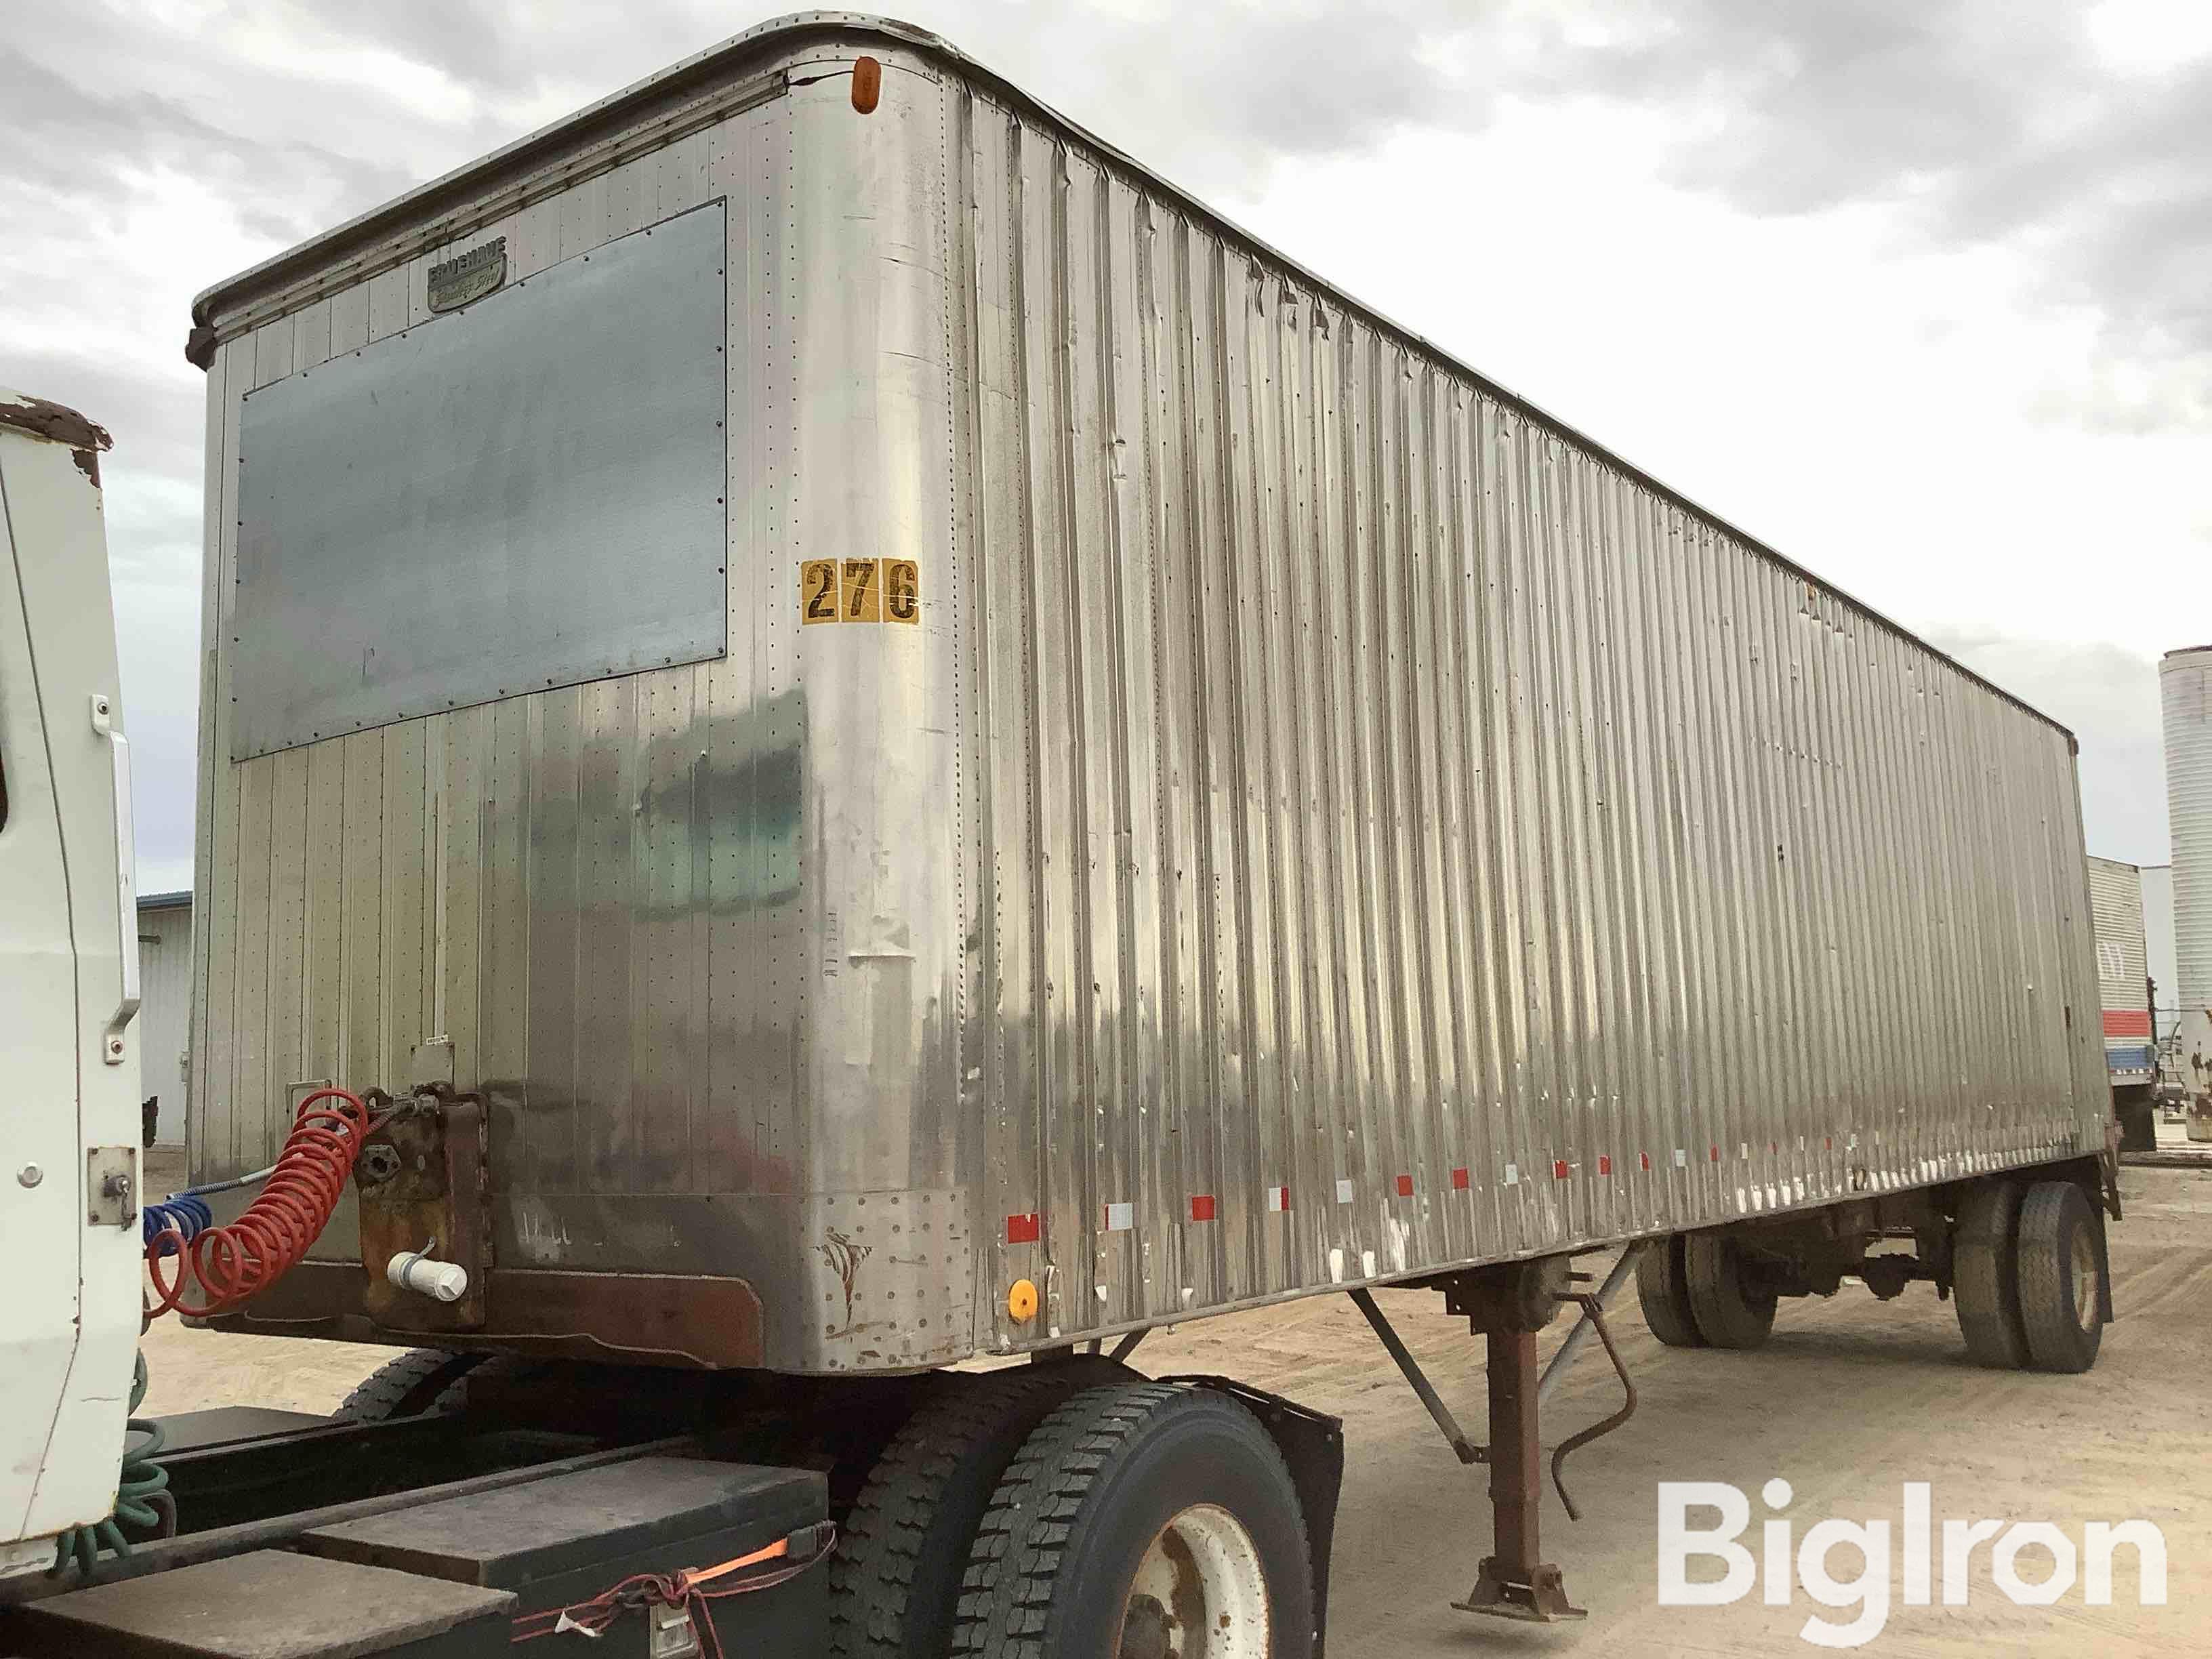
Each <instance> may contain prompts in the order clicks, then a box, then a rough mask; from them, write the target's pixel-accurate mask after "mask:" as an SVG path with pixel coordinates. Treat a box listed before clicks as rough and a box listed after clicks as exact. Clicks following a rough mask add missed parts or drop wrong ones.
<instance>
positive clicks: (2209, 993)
mask: <svg viewBox="0 0 2212 1659" xmlns="http://www.w3.org/2000/svg"><path fill="white" fill-rule="evenodd" d="M2158 683H2159V697H2160V705H2161V708H2162V711H2163V714H2164V716H2165V724H2166V815H2167V818H2168V821H2169V822H2170V823H2171V825H2172V836H2173V938H2174V947H2175V959H2176V960H2175V965H2176V967H2177V968H2178V969H2179V979H2180V987H2179V989H2180V1000H2181V1024H2180V1030H2179V1043H2178V1045H2177V1047H2178V1051H2179V1052H2178V1066H2177V1069H2178V1070H2179V1072H2180V1074H2181V1078H2182V1084H2183V1086H2184V1087H2185V1088H2186V1089H2187V1090H2188V1091H2189V1092H2190V1093H2191V1095H2192V1096H2194V1097H2197V1099H2198V1100H2200V1101H2204V1100H2212V646H2199V647H2194V648H2192V649H2190V650H2186V651H2170V652H2168V653H2166V658H2165V660H2163V661H2162V662H2160V664H2159V669H2158Z"/></svg>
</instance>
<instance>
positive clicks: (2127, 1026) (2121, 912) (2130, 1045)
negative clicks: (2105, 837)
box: [2089, 858, 2158, 1152]
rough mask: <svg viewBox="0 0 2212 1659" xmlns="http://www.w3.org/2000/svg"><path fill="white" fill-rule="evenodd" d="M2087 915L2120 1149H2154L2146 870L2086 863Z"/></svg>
mask: <svg viewBox="0 0 2212 1659" xmlns="http://www.w3.org/2000/svg"><path fill="white" fill-rule="evenodd" d="M2089 918H2090V922H2091V924H2092V926H2093V929H2094V931H2095V933H2096V939H2097V994H2098V996H2099V998H2100V1001H2101V1002H2102V1004H2103V1020H2104V1030H2105V1073H2106V1076H2107V1077H2109V1078H2110V1079H2112V1114H2113V1116H2114V1117H2115V1118H2116V1119H2117V1120H2118V1123H2119V1126H2120V1146H2121V1148H2122V1150H2123V1151H2126V1152H2142V1151H2148V1150H2149V1149H2150V1148H2151V1147H2152V1146H2155V1145H2156V1144H2157V1139H2158V1136H2157V1130H2156V1127H2155V1124H2154V1112H2153V1097H2154V1095H2155V1093H2156V1092H2157V1088H2158V1039H2157V1035H2156V1031H2155V1018H2156V1011H2155V1009H2154V1007H2153V1006H2152V999H2151V981H2150V967H2149V951H2148V943H2147V940H2146V937H2145V931H2144V922H2143V872H2142V870H2141V869H2140V868H2139V867H2137V866H2135V865H2132V864H2124V863H2122V862H2121V861H2120V860H2118V859H2099V858H2093V859H2091V860H2089Z"/></svg>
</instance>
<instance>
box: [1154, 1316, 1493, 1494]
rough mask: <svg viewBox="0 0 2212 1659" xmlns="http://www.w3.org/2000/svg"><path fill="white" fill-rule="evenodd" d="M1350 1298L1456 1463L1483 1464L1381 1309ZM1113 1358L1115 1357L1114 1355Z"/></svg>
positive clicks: (1477, 1449) (1479, 1453) (1478, 1450)
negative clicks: (1424, 1410) (1434, 1426)
mask: <svg viewBox="0 0 2212 1659" xmlns="http://www.w3.org/2000/svg"><path fill="white" fill-rule="evenodd" d="M1351 1295H1352V1306H1354V1307H1355V1308H1357V1309H1358V1310H1359V1311H1360V1312H1362V1313H1364V1314H1365V1315H1366V1316H1367V1322H1368V1323H1369V1324H1370V1325H1371V1326H1373V1327H1374V1328H1375V1334H1376V1337H1377V1338H1378V1339H1379V1340H1381V1341H1382V1344H1383V1349H1384V1351H1385V1352H1388V1353H1389V1356H1390V1358H1393V1359H1394V1360H1395V1361H1397V1363H1398V1369H1399V1370H1401V1371H1402V1372H1403V1373H1404V1374H1405V1377H1406V1381H1407V1383H1410V1384H1412V1385H1413V1392H1414V1393H1415V1394H1417V1395H1419V1396H1420V1397H1421V1403H1422V1404H1423V1405H1424V1406H1426V1407H1428V1408H1429V1416H1430V1417H1431V1419H1433V1420H1434V1422H1435V1423H1436V1425H1437V1427H1438V1428H1439V1429H1441V1430H1443V1437H1444V1438H1445V1439H1446V1440H1447V1441H1449V1442H1450V1443H1451V1449H1452V1451H1453V1452H1454V1453H1455V1455H1457V1456H1458V1458H1459V1461H1460V1462H1462V1463H1480V1462H1483V1461H1484V1459H1485V1458H1486V1456H1487V1455H1488V1454H1487V1453H1486V1452H1485V1451H1484V1449H1483V1448H1481V1447H1480V1446H1478V1445H1476V1444H1475V1443H1474V1441H1472V1440H1470V1439H1468V1437H1467V1435H1466V1432H1465V1431H1463V1430H1462V1429H1461V1427H1460V1425H1459V1421H1458V1419H1456V1418H1455V1417H1454V1416H1453V1415H1452V1414H1451V1407H1449V1406H1447V1405H1445V1404H1444V1402H1443V1395H1439V1394H1438V1393H1437V1391H1436V1389H1434V1388H1433V1387H1432V1386H1431V1384H1430V1383H1429V1379H1428V1378H1427V1376H1425V1375H1423V1373H1422V1370H1421V1366H1420V1362H1419V1360H1417V1359H1415V1358H1413V1352H1412V1351H1411V1350H1410V1349H1408V1348H1407V1346H1406V1345H1405V1343H1404V1342H1403V1341H1402V1340H1400V1338H1399V1335H1398V1333H1397V1332H1396V1331H1395V1330H1394V1329H1393V1328H1391V1324H1390V1322H1389V1319H1388V1318H1387V1317H1386V1316H1384V1315H1383V1310H1382V1309H1380V1308H1378V1307H1376V1305H1375V1297H1373V1295H1372V1294H1370V1292H1369V1291H1364V1290H1358V1291H1352V1292H1351ZM1116 1358H1119V1355H1118V1354H1117V1355H1116Z"/></svg>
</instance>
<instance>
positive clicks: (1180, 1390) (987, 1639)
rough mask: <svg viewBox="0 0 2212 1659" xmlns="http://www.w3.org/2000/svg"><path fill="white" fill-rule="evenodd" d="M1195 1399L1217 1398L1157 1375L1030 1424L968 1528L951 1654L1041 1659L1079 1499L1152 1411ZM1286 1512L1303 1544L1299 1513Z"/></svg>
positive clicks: (958, 1658) (1085, 1396)
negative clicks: (977, 1520)
mask: <svg viewBox="0 0 2212 1659" xmlns="http://www.w3.org/2000/svg"><path fill="white" fill-rule="evenodd" d="M1194 1397H1200V1398H1209V1399H1210V1398H1218V1396H1210V1395H1204V1394H1203V1391H1200V1390H1194V1389H1188V1388H1184V1387H1180V1386H1177V1385H1175V1384H1172V1383H1137V1384H1133V1385H1128V1386H1123V1387H1119V1388H1115V1387H1107V1388H1098V1389H1086V1390H1085V1391H1084V1392H1083V1393H1081V1394H1079V1395H1076V1396H1075V1397H1074V1398H1073V1399H1072V1400H1069V1401H1066V1403H1065V1404H1063V1405H1062V1406H1060V1408H1059V1409H1058V1410H1056V1411H1054V1413H1052V1414H1051V1415H1050V1416H1049V1417H1048V1418H1046V1419H1044V1421H1043V1422H1042V1424H1040V1425H1038V1427H1037V1429H1036V1432H1034V1433H1033V1434H1031V1435H1030V1437H1029V1438H1028V1440H1026V1441H1025V1442H1024V1443H1023V1445H1022V1449H1021V1450H1020V1451H1019V1452H1018V1453H1017V1454H1016V1455H1015V1456H1014V1460H1013V1462H1011V1463H1009V1464H1008V1465H1007V1466H1006V1474H1005V1475H1004V1476H1003V1477H1002V1478H1001V1479H1000V1482H999V1486H998V1490H997V1492H994V1494H993V1496H992V1499H991V1506H990V1508H989V1510H987V1512H986V1513H985V1515H984V1517H983V1522H982V1524H981V1526H980V1527H979V1528H977V1529H976V1534H975V1545H974V1547H973V1548H972V1549H971V1550H970V1552H969V1558H968V1571H967V1575H966V1577H965V1579H964V1580H963V1585H962V1589H961V1595H960V1609H959V1618H958V1621H957V1624H956V1626H955V1628H954V1633H953V1641H952V1648H951V1652H952V1654H953V1655H954V1656H955V1659H1048V1650H1047V1647H1046V1645H1045V1644H1046V1641H1047V1638H1048V1630H1047V1626H1048V1621H1049V1620H1050V1617H1051V1613H1052V1602H1053V1594H1054V1586H1055V1584H1056V1583H1057V1581H1058V1579H1059V1576H1060V1571H1061V1568H1062V1565H1063V1563H1064V1561H1065V1560H1066V1557H1067V1553H1068V1548H1069V1545H1070V1542H1071V1540H1072V1539H1073V1534H1074V1532H1075V1528H1076V1523H1077V1522H1078V1520H1079V1517H1080V1516H1081V1514H1082V1510H1083V1506H1084V1503H1085V1499H1086V1498H1088V1497H1089V1496H1090V1493H1091V1488H1092V1487H1093V1486H1095V1485H1096V1484H1097V1481H1098V1480H1099V1478H1100V1477H1101V1475H1102V1474H1105V1473H1106V1472H1107V1470H1108V1469H1109V1468H1110V1467H1111V1466H1112V1465H1113V1464H1114V1462H1115V1460H1116V1458H1117V1457H1118V1456H1119V1455H1120V1454H1121V1452H1122V1451H1123V1450H1124V1449H1125V1448H1127V1446H1128V1444H1129V1443H1130V1442H1131V1441H1133V1439H1135V1437H1137V1435H1138V1434H1139V1432H1140V1431H1142V1430H1143V1429H1144V1428H1145V1426H1146V1424H1147V1423H1148V1422H1149V1421H1150V1420H1151V1419H1152V1418H1153V1417H1154V1416H1156V1415H1157V1414H1158V1413H1161V1412H1163V1411H1166V1410H1172V1409H1176V1408H1177V1407H1178V1406H1179V1404H1180V1402H1182V1401H1189V1400H1191V1399H1193V1398H1194ZM1288 1479H1289V1477H1288V1474H1287V1473H1285V1481H1287V1480H1288ZM1291 1522H1292V1524H1293V1526H1294V1527H1295V1528H1296V1529H1297V1539H1298V1545H1299V1548H1300V1549H1301V1551H1303V1550H1304V1548H1305V1547H1306V1543H1307V1540H1306V1535H1305V1520H1304V1516H1300V1515H1297V1514H1295V1513H1294V1514H1293V1515H1292V1516H1291Z"/></svg>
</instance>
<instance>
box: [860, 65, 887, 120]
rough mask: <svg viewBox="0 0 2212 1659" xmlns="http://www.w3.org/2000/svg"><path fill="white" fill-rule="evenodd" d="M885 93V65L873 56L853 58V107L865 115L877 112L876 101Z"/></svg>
mask: <svg viewBox="0 0 2212 1659" xmlns="http://www.w3.org/2000/svg"><path fill="white" fill-rule="evenodd" d="M883 95H884V66H883V65H882V64H878V62H877V61H876V60H875V59H874V58H854V60H853V107H854V109H856V110H858V111H860V113H861V114H863V115H873V114H874V113H875V112H876V102H877V100H878V99H880V98H881V97H882V96H883Z"/></svg>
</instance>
